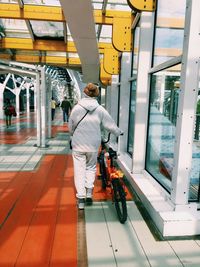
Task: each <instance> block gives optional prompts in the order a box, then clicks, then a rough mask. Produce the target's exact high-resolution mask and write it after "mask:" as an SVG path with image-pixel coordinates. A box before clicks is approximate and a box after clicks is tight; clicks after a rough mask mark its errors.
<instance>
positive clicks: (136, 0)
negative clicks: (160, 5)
mask: <svg viewBox="0 0 200 267" xmlns="http://www.w3.org/2000/svg"><path fill="white" fill-rule="evenodd" d="M127 3H128V5H129V6H130V7H131V8H132V9H134V10H136V11H150V12H152V11H155V10H156V0H127Z"/></svg>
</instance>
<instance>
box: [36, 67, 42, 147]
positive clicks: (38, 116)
mask: <svg viewBox="0 0 200 267" xmlns="http://www.w3.org/2000/svg"><path fill="white" fill-rule="evenodd" d="M35 97H36V106H37V109H36V114H37V146H38V147H40V146H41V109H40V105H41V95H40V73H39V72H37V74H36V90H35Z"/></svg>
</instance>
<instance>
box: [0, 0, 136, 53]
mask: <svg viewBox="0 0 200 267" xmlns="http://www.w3.org/2000/svg"><path fill="white" fill-rule="evenodd" d="M83 1H84V0H83ZM91 2H92V5H93V8H94V9H98V10H119V11H130V10H131V9H130V7H129V6H128V4H127V0H91ZM1 3H8V4H13V3H15V4H18V5H19V4H20V3H21V4H24V5H38V6H39V5H42V6H56V7H59V6H61V5H60V1H59V0H0V4H1ZM64 23H65V22H64ZM64 23H63V22H56V21H41V20H26V21H25V20H20V19H12V18H10V19H8V18H6V19H4V18H2V19H0V36H2V37H6V38H9V37H12V38H26V39H30V43H31V42H32V43H33V42H34V41H37V40H51V42H52V43H51V46H53V40H55V41H61V42H65V44H66V45H67V42H72V41H73V39H72V36H71V33H70V30H69V28H68V25H66V26H65V24H64ZM95 29H96V37H97V40H98V42H102V43H112V40H111V39H112V26H111V25H101V24H98V25H97V24H96V25H95ZM16 42H17V40H16ZM21 43H22V42H21ZM63 44H64V43H63ZM63 44H62V45H61V46H62V47H64V46H63ZM30 47H31V46H29V47H28V48H27V49H26V50H25V48H24V47H23V46H22V48H18V49H17V50H15V49H13V48H11V49H7V50H6V49H4V50H1V51H5V52H4V53H5V55H6V54H8V53H10V54H11V55H13V54H16V55H18V54H23V55H24V54H26V55H28V54H29V55H30V56H31V55H38V54H40V53H41V52H40V51H39V50H31V49H30ZM47 47H48V46H47ZM55 47H56V46H55ZM8 51H10V52H8ZM75 52H76V51H74V53H72V52H71V51H70V53H67V52H59V51H58V52H57V51H56V48H55V52H54V51H51V52H50V51H48V50H47V51H46V55H50V54H52V55H53V53H63V55H62V56H64V55H65V56H66V55H67V56H68V57H69V58H77V57H78V54H77V53H75ZM42 53H45V51H44V52H42ZM60 55H61V54H60ZM100 57H101V55H100Z"/></svg>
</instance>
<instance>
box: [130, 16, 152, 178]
mask: <svg viewBox="0 0 200 267" xmlns="http://www.w3.org/2000/svg"><path fill="white" fill-rule="evenodd" d="M153 26H154V13H152V12H142V15H141V22H140V41H139V55H138V74H137V88H136V112H135V126H134V127H135V128H134V140H136V142H133V172H134V173H140V172H141V171H143V170H144V168H145V155H146V135H147V119H148V105H149V75H148V72H149V69H150V67H151V58H152V45H153Z"/></svg>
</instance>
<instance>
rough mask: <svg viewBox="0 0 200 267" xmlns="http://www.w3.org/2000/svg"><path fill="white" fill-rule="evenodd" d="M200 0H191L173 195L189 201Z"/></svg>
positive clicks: (176, 200)
mask: <svg viewBox="0 0 200 267" xmlns="http://www.w3.org/2000/svg"><path fill="white" fill-rule="evenodd" d="M199 10H200V1H199V0H187V8H186V18H185V32H184V45H183V57H182V70H181V92H180V96H179V106H178V117H177V126H176V139H175V151H174V168H173V173H172V192H171V199H172V201H173V202H174V203H175V204H176V205H185V204H187V203H188V193H189V192H188V191H189V177H190V171H191V162H192V144H193V134H194V121H195V111H196V100H197V94H198V83H199V63H200V60H199V59H200V16H199Z"/></svg>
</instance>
